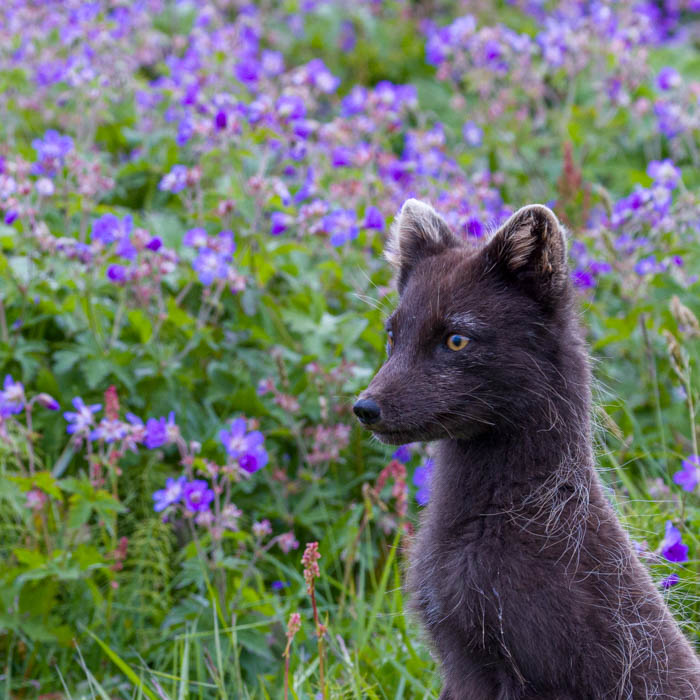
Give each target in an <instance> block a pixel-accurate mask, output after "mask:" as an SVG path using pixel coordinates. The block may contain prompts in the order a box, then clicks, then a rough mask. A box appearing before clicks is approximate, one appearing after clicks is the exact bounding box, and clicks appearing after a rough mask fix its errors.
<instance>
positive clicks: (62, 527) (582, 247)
mask: <svg viewBox="0 0 700 700" xmlns="http://www.w3.org/2000/svg"><path fill="white" fill-rule="evenodd" d="M699 11H700V6H699V5H698V3H697V2H696V0H663V1H660V2H658V3H651V2H641V1H640V2H637V1H636V0H619V1H618V2H614V3H613V2H603V1H601V2H585V1H581V0H564V1H563V2H556V3H553V2H552V3H550V2H530V1H529V0H511V1H509V2H505V1H499V0H476V1H475V2H465V1H462V2H459V1H457V0H445V1H443V2H408V0H406V1H405V2H398V1H396V0H387V1H385V2H380V1H373V0H355V1H354V2H339V1H337V0H285V1H284V2H259V3H255V4H252V3H245V2H243V1H240V0H230V1H224V0H213V1H210V2H205V1H203V0H187V1H183V2H169V1H166V0H140V1H139V2H133V3H123V4H118V3H111V2H103V3H100V2H94V3H84V2H79V1H78V0H67V1H66V2H61V3H36V2H29V1H28V0H12V1H11V2H9V3H6V4H5V5H4V6H3V9H1V10H0V93H1V94H2V100H0V689H2V691H3V694H4V695H3V696H4V697H6V698H25V697H26V698H29V697H35V696H37V695H46V694H49V693H57V694H58V695H57V696H56V697H58V696H61V697H75V698H78V697H101V698H107V697H125V698H126V697H148V698H151V699H156V698H178V699H182V698H185V697H199V698H210V697H228V698H280V697H283V695H284V693H288V696H289V697H291V698H316V697H324V698H341V697H342V698H345V697H347V698H358V699H359V698H432V697H436V696H437V692H438V689H439V686H440V681H439V678H438V677H437V674H436V666H435V663H434V660H433V659H432V658H431V656H430V652H429V650H428V648H427V647H426V645H425V644H424V641H423V640H422V638H421V635H420V633H419V631H418V629H417V625H416V623H415V622H414V621H412V620H411V619H409V618H407V617H404V614H403V613H404V607H405V606H404V603H405V601H404V597H403V593H402V588H401V579H402V570H403V564H404V558H405V551H406V547H407V546H408V544H409V542H410V537H411V534H412V532H413V531H414V529H415V527H416V525H417V522H418V516H419V513H420V509H421V506H422V505H424V504H425V503H426V502H427V501H428V500H429V498H430V486H429V484H430V479H429V477H430V470H431V465H432V462H431V459H430V457H431V452H430V446H426V445H418V444H416V445H409V446H403V447H401V448H400V449H398V450H396V451H394V450H392V449H390V448H387V447H385V446H383V445H380V444H379V443H377V442H373V441H371V440H370V439H368V437H367V435H366V434H364V433H363V431H362V430H361V429H360V427H359V426H358V425H356V423H355V420H354V418H353V416H352V411H351V407H352V403H353V397H354V396H355V395H356V394H357V393H358V392H359V391H360V390H361V389H362V388H364V387H365V386H366V384H367V382H368V380H369V378H370V377H371V376H372V374H373V372H374V371H375V370H376V369H377V368H378V367H379V365H380V364H381V362H382V359H383V355H384V349H385V343H386V337H385V332H384V325H383V321H384V318H385V316H386V315H387V312H388V311H389V309H391V307H392V304H394V303H395V292H394V291H393V290H392V287H391V278H390V270H389V268H388V265H387V264H386V263H385V262H384V261H383V259H382V250H383V244H384V240H385V237H386V232H387V229H388V227H389V225H390V223H391V220H392V218H393V216H394V215H395V213H396V212H397V210H398V209H399V207H400V206H401V204H402V203H403V201H405V200H406V199H407V198H408V197H412V196H413V197H418V198H422V199H426V200H429V201H431V202H432V203H433V205H434V206H435V207H436V209H438V211H440V213H441V214H442V215H443V216H444V217H445V218H446V220H447V221H448V222H449V224H450V225H451V227H452V228H453V230H454V231H455V232H456V233H458V234H459V235H460V236H462V237H463V238H464V239H465V240H466V241H468V242H470V243H473V245H475V246H478V245H480V244H481V243H482V241H483V239H484V238H485V237H486V236H487V235H488V232H489V231H490V230H492V229H493V228H494V227H495V226H497V225H498V224H499V223H501V222H503V221H504V220H505V219H506V218H507V216H508V215H509V214H510V213H512V212H513V211H514V210H515V209H517V208H519V207H520V206H521V205H524V204H527V203H530V202H543V203H547V204H549V205H550V206H552V207H553V208H554V209H555V211H556V212H557V214H558V215H559V217H560V218H561V220H562V221H563V222H564V223H565V225H566V226H567V228H568V230H569V234H570V251H569V253H570V264H571V269H572V274H573V277H574V281H575V283H576V286H577V289H578V291H579V294H580V304H581V315H582V320H583V323H584V325H585V327H586V328H587V332H588V341H589V343H590V347H591V351H592V355H593V361H594V369H595V377H596V389H595V399H596V410H595V415H594V421H595V426H596V442H597V452H598V464H599V466H600V470H601V474H602V477H603V479H604V481H605V483H606V485H607V488H608V493H609V497H610V499H611V500H612V501H613V503H614V504H615V507H616V509H617V511H618V513H619V515H620V517H621V519H622V520H623V522H624V523H625V525H626V526H627V528H628V530H629V532H630V535H631V537H632V538H633V540H634V542H635V546H636V547H637V548H638V551H639V552H640V554H641V556H642V557H643V560H644V561H645V562H646V563H647V564H648V566H649V568H650V570H651V572H652V575H653V577H654V579H655V581H657V582H658V585H659V587H660V588H661V589H662V590H663V591H664V595H665V597H666V598H667V600H668V603H669V605H670V606H671V607H672V609H673V610H674V611H675V613H676V614H677V616H678V619H679V620H680V621H681V624H682V625H683V627H684V629H685V631H686V632H687V634H688V636H689V638H691V639H692V640H693V641H694V643H695V644H698V643H699V642H700V632H699V631H698V630H699V623H700V596H699V594H700V586H699V583H698V581H699V573H700V534H699V529H698V528H699V526H700V498H699V494H700V490H699V487H698V481H699V480H700V456H698V455H700V450H699V449H698V444H697V441H698V426H697V417H696V413H697V410H698V406H697V401H698V392H699V389H700V384H699V382H698V376H699V375H698V372H699V369H698V361H699V360H700V324H699V323H698V316H700V301H699V292H700V282H699V281H698V275H699V274H700V245H699V242H700V239H699V236H700V197H699V196H698V186H699V185H700V143H699V141H698V135H699V134H700V103H699V100H700V54H698V45H697V43H698V38H697V37H698V27H699V26H700V21H699V20H700V14H698V13H699ZM513 390H514V391H517V387H514V389H513ZM314 543H317V545H316V544H314ZM302 558H303V562H302Z"/></svg>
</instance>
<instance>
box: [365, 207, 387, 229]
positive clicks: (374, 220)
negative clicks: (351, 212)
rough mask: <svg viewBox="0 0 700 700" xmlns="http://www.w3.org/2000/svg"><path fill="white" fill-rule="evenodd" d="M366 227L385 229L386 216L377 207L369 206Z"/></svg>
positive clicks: (366, 213) (366, 212)
mask: <svg viewBox="0 0 700 700" xmlns="http://www.w3.org/2000/svg"><path fill="white" fill-rule="evenodd" d="M365 228H373V229H376V230H377V231H383V230H384V217H383V216H382V213H381V212H380V211H379V209H377V207H372V206H369V207H367V209H365Z"/></svg>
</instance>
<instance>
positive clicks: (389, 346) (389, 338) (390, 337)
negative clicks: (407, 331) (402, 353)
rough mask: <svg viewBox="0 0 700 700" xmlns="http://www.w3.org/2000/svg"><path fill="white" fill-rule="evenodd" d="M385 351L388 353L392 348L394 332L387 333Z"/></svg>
mask: <svg viewBox="0 0 700 700" xmlns="http://www.w3.org/2000/svg"><path fill="white" fill-rule="evenodd" d="M386 335H387V341H386V351H387V352H389V350H391V349H392V348H393V347H394V332H393V331H387V333H386Z"/></svg>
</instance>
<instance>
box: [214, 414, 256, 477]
mask: <svg viewBox="0 0 700 700" xmlns="http://www.w3.org/2000/svg"><path fill="white" fill-rule="evenodd" d="M219 439H220V440H221V443H222V444H223V446H224V448H225V449H226V452H227V453H228V455H229V457H231V458H233V459H235V460H237V461H238V465H239V466H240V468H241V469H243V470H244V471H246V472H248V473H249V474H253V473H254V472H256V471H258V470H260V469H262V468H263V467H264V466H265V465H266V464H267V461H268V455H267V451H266V450H265V448H264V447H263V442H264V440H265V438H264V436H263V434H262V433H261V432H260V431H259V430H253V431H252V432H250V433H246V422H245V419H244V418H237V419H236V420H234V421H232V422H231V427H230V429H229V430H222V431H221V432H220V433H219Z"/></svg>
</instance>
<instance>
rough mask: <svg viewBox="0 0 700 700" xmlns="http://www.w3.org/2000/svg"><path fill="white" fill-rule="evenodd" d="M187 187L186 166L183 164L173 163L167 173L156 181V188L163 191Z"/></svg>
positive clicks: (174, 190) (179, 190) (173, 190)
mask: <svg viewBox="0 0 700 700" xmlns="http://www.w3.org/2000/svg"><path fill="white" fill-rule="evenodd" d="M185 187H187V168H186V167H185V166H184V165H173V167H172V169H171V170H170V172H169V173H167V174H166V175H164V176H163V178H162V179H161V181H160V182H159V183H158V189H159V190H162V191H163V192H181V191H182V190H184V189H185Z"/></svg>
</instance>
